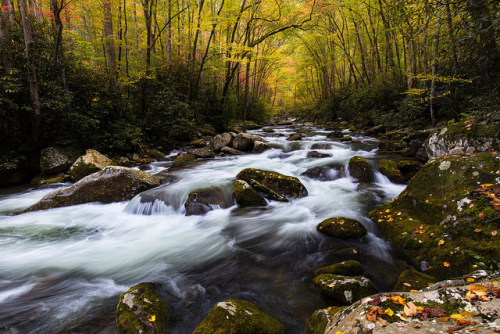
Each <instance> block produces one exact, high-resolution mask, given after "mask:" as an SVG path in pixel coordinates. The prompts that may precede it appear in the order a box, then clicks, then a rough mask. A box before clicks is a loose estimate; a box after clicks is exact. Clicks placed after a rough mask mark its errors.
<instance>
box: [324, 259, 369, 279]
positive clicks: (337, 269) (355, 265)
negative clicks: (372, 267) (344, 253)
mask: <svg viewBox="0 0 500 334" xmlns="http://www.w3.org/2000/svg"><path fill="white" fill-rule="evenodd" d="M362 273H363V267H361V263H359V262H358V261H356V260H347V261H342V262H339V263H335V264H332V265H331V266H327V267H322V268H319V269H317V270H315V271H314V275H321V274H334V275H345V276H355V275H361V274H362Z"/></svg>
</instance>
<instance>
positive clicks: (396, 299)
mask: <svg viewBox="0 0 500 334" xmlns="http://www.w3.org/2000/svg"><path fill="white" fill-rule="evenodd" d="M390 299H391V300H392V301H393V302H394V303H396V304H401V305H404V304H406V299H404V298H403V297H401V296H400V295H396V296H391V297H390Z"/></svg>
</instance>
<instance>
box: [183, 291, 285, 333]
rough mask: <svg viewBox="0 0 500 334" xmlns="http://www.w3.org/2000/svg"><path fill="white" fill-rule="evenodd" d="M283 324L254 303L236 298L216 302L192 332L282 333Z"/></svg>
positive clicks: (283, 330) (283, 329)
mask: <svg viewBox="0 0 500 334" xmlns="http://www.w3.org/2000/svg"><path fill="white" fill-rule="evenodd" d="M284 332H285V328H284V326H283V325H282V324H281V323H280V322H279V321H278V320H276V319H275V318H273V317H271V316H270V315H269V314H267V313H265V312H263V311H262V310H260V309H259V308H257V307H256V306H255V305H254V304H252V303H250V302H247V301H244V300H238V299H228V300H226V301H223V302H219V303H217V304H216V305H215V306H214V307H213V308H212V310H210V312H209V313H208V314H207V316H206V317H205V318H204V319H203V321H202V322H201V324H200V325H198V327H196V329H195V330H194V332H193V334H216V333H220V334H223V333H227V334H253V333H259V334H283V333H284Z"/></svg>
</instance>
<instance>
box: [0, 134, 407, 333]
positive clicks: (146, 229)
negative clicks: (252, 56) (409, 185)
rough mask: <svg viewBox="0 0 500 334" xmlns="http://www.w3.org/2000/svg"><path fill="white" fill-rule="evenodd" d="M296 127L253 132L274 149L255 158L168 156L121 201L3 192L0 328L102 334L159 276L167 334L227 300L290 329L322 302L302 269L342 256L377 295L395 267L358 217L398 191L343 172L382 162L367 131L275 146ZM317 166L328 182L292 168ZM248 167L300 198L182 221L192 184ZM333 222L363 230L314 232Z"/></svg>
mask: <svg viewBox="0 0 500 334" xmlns="http://www.w3.org/2000/svg"><path fill="white" fill-rule="evenodd" d="M294 131H295V130H294V129H292V128H287V127H276V128H275V131H274V132H272V133H269V132H264V131H262V130H256V131H252V132H253V133H255V134H258V135H260V136H263V137H264V139H265V140H266V141H268V142H271V143H274V144H277V145H279V146H280V147H281V149H272V150H268V151H266V152H264V153H261V154H249V155H243V156H234V157H217V158H215V159H212V160H207V161H205V162H203V163H201V164H197V165H193V166H191V167H188V168H185V169H180V170H177V171H172V172H168V171H167V168H168V165H169V162H168V161H163V162H157V163H153V164H151V165H149V166H144V167H143V169H145V170H147V171H148V172H150V173H155V174H156V173H161V174H166V175H168V180H169V181H168V182H167V183H166V184H164V185H162V186H160V187H158V188H155V189H153V190H150V191H148V192H146V193H144V194H142V195H139V196H136V198H134V199H132V200H131V201H128V202H121V203H113V204H99V203H90V204H83V205H78V206H72V207H65V208H58V209H52V210H47V211H39V212H31V213H26V214H22V215H18V216H8V215H7V213H9V212H13V211H16V210H19V209H22V208H25V207H27V206H29V205H31V204H33V203H35V202H36V201H37V200H39V199H40V198H41V197H43V196H44V195H45V194H47V193H48V192H49V191H51V190H53V189H54V188H57V187H62V186H65V185H62V184H59V185H53V186H51V187H47V186H45V187H40V188H35V189H34V188H30V189H25V190H20V189H18V190H16V191H15V192H12V193H10V194H3V195H2V194H0V333H113V332H115V326H114V312H115V308H116V304H117V302H118V296H119V294H120V293H122V292H123V291H126V290H127V289H128V288H129V287H131V286H133V285H135V284H137V283H140V282H154V283H156V284H157V287H158V289H159V293H160V294H161V296H162V297H163V298H164V299H165V300H166V301H167V302H168V303H169V304H170V305H171V306H172V307H173V310H174V311H173V313H174V317H173V320H172V324H173V330H172V333H191V332H192V330H193V329H194V328H195V327H196V326H197V325H198V324H199V323H200V322H201V320H202V319H203V316H204V315H205V314H206V313H207V312H208V311H209V310H210V308H211V307H212V306H213V305H214V304H215V303H217V302H219V301H222V300H224V299H227V298H238V299H245V300H249V301H251V302H253V303H255V304H256V305H258V306H259V307H260V308H262V309H263V310H265V311H267V312H269V313H270V314H272V315H273V316H275V317H277V318H278V319H279V320H280V321H281V322H283V323H284V324H285V326H286V328H287V333H301V332H302V331H303V328H304V323H305V320H306V319H307V317H308V316H309V315H310V314H311V313H312V312H313V311H314V310H315V309H318V308H321V307H324V306H325V304H324V301H323V300H322V298H321V297H320V296H319V294H318V293H317V292H316V291H315V290H314V287H313V286H312V278H313V277H312V271H314V270H315V269H316V268H318V267H320V266H323V265H328V264H332V263H335V262H336V261H339V260H343V259H346V258H356V259H358V260H359V261H360V262H361V263H362V264H363V267H364V270H365V274H366V276H368V277H369V278H371V279H372V280H374V282H375V283H376V285H377V286H378V287H379V288H380V289H381V290H386V289H388V288H390V286H389V284H390V282H392V281H393V280H394V275H396V274H397V273H398V271H400V270H401V265H400V264H399V262H398V261H396V260H394V259H393V258H392V257H391V254H390V252H389V249H388V246H387V244H386V243H385V242H384V241H383V240H381V239H380V238H378V237H376V229H375V226H374V224H373V222H371V221H370V220H369V219H368V218H367V217H366V213H367V212H368V211H369V210H370V209H371V208H373V207H375V206H376V205H378V204H380V203H383V202H385V201H387V200H389V199H391V198H393V197H395V196H397V195H398V194H399V193H400V192H401V191H402V190H403V189H404V185H396V184H393V183H391V182H390V181H389V180H388V179H387V178H385V177H384V176H382V175H381V174H380V173H378V172H377V173H376V182H375V183H373V184H370V185H360V184H358V183H356V182H355V180H354V179H352V178H351V177H350V176H349V173H348V172H347V170H346V168H345V167H346V165H347V162H348V161H349V159H350V158H351V157H353V156H355V155H360V156H362V157H365V158H367V159H368V161H370V162H372V163H373V162H374V161H375V160H376V159H377V158H379V156H378V154H377V151H376V146H377V142H376V140H375V139H373V138H369V137H363V136H356V135H352V134H351V135H352V137H353V138H354V139H355V140H356V141H358V143H350V144H344V143H339V142H334V141H331V140H329V139H328V138H327V137H326V134H327V133H328V132H326V131H322V130H321V129H316V128H314V129H311V132H310V133H308V135H306V136H304V139H303V140H301V141H298V142H288V141H286V136H287V135H288V134H290V133H293V132H294ZM344 132H346V133H347V132H348V131H347V130H346V131H344ZM318 143H325V144H331V148H329V149H322V150H318V151H319V152H321V153H329V154H331V155H332V156H331V157H327V158H319V159H318V158H316V159H311V158H307V157H306V156H307V153H308V152H309V151H310V147H311V146H312V145H313V144H318ZM175 153H176V152H174V153H172V154H171V155H169V156H167V160H168V159H170V160H171V157H172V156H173V155H174V154H175ZM375 165H376V164H375ZM319 166H337V169H332V170H331V171H329V172H328V173H329V175H328V177H327V179H328V180H327V181H320V180H314V179H310V178H308V177H305V176H301V173H303V172H305V171H306V170H308V169H310V168H313V167H319ZM338 166H340V167H341V168H340V169H339V168H338ZM247 167H255V168H261V169H267V170H274V171H277V172H280V173H283V174H287V175H293V176H296V177H299V179H300V180H301V181H302V182H303V183H304V185H305V186H306V188H307V190H308V192H309V196H307V197H304V198H301V199H296V200H292V201H290V202H288V203H283V202H270V203H269V206H268V207H266V208H254V209H240V208H238V207H237V206H233V207H231V208H227V209H220V208H217V207H216V208H214V210H213V211H211V212H209V213H208V214H206V215H204V216H185V209H184V205H183V204H184V202H185V201H186V199H187V197H188V194H189V193H190V192H191V191H193V190H196V189H204V188H214V187H215V188H219V189H222V190H223V191H226V192H230V191H231V185H232V182H233V181H234V178H235V176H236V174H237V173H238V172H239V171H241V170H242V169H244V168H247ZM333 216H345V217H350V218H355V219H357V220H359V221H361V222H362V223H363V224H364V225H365V226H366V228H367V229H368V231H369V233H368V235H367V236H366V237H365V238H362V239H360V240H349V241H345V240H340V239H335V238H328V237H325V236H323V235H320V234H319V233H317V232H316V230H315V228H316V225H317V224H318V223H319V222H321V221H322V220H323V219H326V218H329V217H333ZM353 247H354V248H356V249H357V253H356V254H353V253H352V251H350V250H349V249H350V248H353Z"/></svg>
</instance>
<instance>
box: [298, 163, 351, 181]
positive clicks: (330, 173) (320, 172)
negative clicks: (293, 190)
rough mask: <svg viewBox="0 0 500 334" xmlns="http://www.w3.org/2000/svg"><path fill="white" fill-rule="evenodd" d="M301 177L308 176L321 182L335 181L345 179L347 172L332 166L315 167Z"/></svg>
mask: <svg viewBox="0 0 500 334" xmlns="http://www.w3.org/2000/svg"><path fill="white" fill-rule="evenodd" d="M300 175H301V176H307V177H308V178H310V179H314V180H320V181H333V180H336V179H338V178H341V177H344V176H345V172H344V171H343V169H342V167H341V166H339V167H336V168H335V167H334V168H332V167H330V166H319V167H313V168H309V169H308V170H306V171H305V172H304V173H302V174H300Z"/></svg>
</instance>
